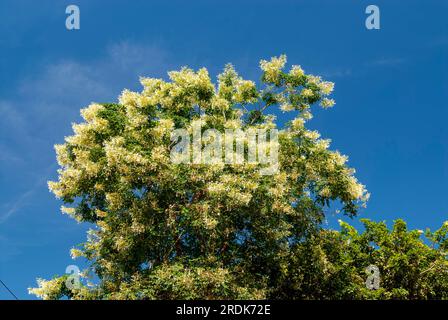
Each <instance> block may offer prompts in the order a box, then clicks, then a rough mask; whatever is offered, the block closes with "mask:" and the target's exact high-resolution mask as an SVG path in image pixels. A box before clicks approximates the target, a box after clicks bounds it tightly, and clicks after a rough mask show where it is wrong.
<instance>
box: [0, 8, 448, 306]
mask: <svg viewBox="0 0 448 320" xmlns="http://www.w3.org/2000/svg"><path fill="white" fill-rule="evenodd" d="M69 4H77V5H78V6H79V7H80V10H81V30H79V31H68V30H66V28H65V18H66V15H65V8H66V6H67V5H69ZM369 4H376V5H378V6H379V8H380V10H381V30H371V31H369V30H367V29H366V28H365V25H364V21H365V18H366V14H365V13H364V11H365V8H366V6H367V5H369ZM447 15H448V1H442V0H440V1H437V0H433V1H423V0H421V1H412V0H409V1H402V0H395V1H393V0H387V1H382V0H369V1H363V0H356V1H349V0H339V1H334V0H328V1H316V0H313V1H311V0H310V1H297V0H296V1H274V0H272V1H261V0H254V1H243V0H239V1H193V0H191V1H176V2H174V1H160V2H155V1H124V0H123V1H107V2H106V1H99V0H96V1H93V0H88V1H82V0H73V1H50V0H46V1H44V0H40V1H31V0H30V1H22V0H2V1H1V2H0V113H1V117H0V185H1V191H2V192H1V193H0V278H1V279H2V280H3V281H5V282H6V283H7V284H8V285H9V286H10V287H11V288H12V289H13V291H14V292H15V293H16V294H17V295H18V296H19V297H20V298H22V299H30V298H33V297H31V296H29V295H28V294H27V287H29V286H34V285H35V278H36V277H44V278H49V277H51V276H52V275H55V274H62V273H64V272H65V268H66V266H67V265H69V264H74V263H77V262H74V261H72V260H71V259H70V257H69V249H70V248H71V247H72V246H73V245H75V244H78V243H81V242H83V241H84V239H85V231H86V229H87V227H88V226H85V225H80V224H77V223H76V222H74V221H73V220H71V219H70V218H68V217H67V216H63V215H62V214H61V213H60V211H59V207H60V205H61V203H60V202H59V201H58V200H57V199H55V198H54V196H53V195H52V194H50V193H49V192H48V189H47V186H46V181H47V180H51V179H55V177H56V169H57V165H56V162H55V154H54V150H53V145H54V144H55V143H61V142H62V141H63V137H64V136H65V135H68V134H70V132H71V122H74V121H79V109H80V108H81V107H85V106H86V105H88V104H89V103H90V102H91V101H95V102H105V101H114V100H115V99H116V97H117V95H118V94H119V93H120V91H121V90H122V89H123V88H130V89H135V90H138V89H139V85H138V76H140V75H146V76H158V77H165V75H166V71H167V70H170V69H176V68H179V67H180V66H183V65H189V66H191V67H193V68H198V67H201V66H205V67H207V68H209V70H210V72H211V74H212V75H213V76H215V75H216V74H217V73H218V72H219V71H220V70H221V69H222V67H223V66H224V64H225V63H227V62H233V63H234V64H235V66H236V67H237V69H238V70H239V72H240V73H241V74H242V75H243V76H245V77H247V78H250V79H253V80H258V79H259V75H260V74H259V69H258V61H259V60H260V59H263V58H264V59H266V58H269V57H270V56H273V55H278V54H281V53H285V54H287V55H288V60H289V63H293V64H300V65H302V67H303V68H304V69H305V70H306V71H307V72H310V73H314V74H318V75H322V76H324V77H325V78H326V79H328V80H331V81H334V82H335V83H336V87H335V95H334V97H335V99H336V102H337V104H336V106H335V107H334V108H333V109H331V110H328V111H319V112H317V114H316V115H315V118H314V119H313V120H312V122H311V125H312V126H313V127H314V128H316V129H318V130H319V131H320V132H321V133H322V135H323V136H324V137H329V138H331V139H332V140H333V143H332V148H334V149H338V150H340V151H341V152H342V153H344V154H347V155H349V157H350V165H351V166H353V167H355V168H356V169H357V177H358V178H359V179H360V180H361V181H362V182H363V183H364V184H366V185H367V187H368V189H369V191H370V192H371V194H372V197H371V200H370V202H369V204H368V207H367V209H365V210H364V211H363V212H362V213H361V216H362V217H369V218H372V219H375V220H387V221H392V220H393V219H397V218H405V219H406V220H407V221H408V222H409V225H410V227H412V228H419V229H424V228H426V227H431V228H435V227H437V226H439V225H440V224H441V223H442V222H443V221H445V220H448V201H447V193H448V180H447V177H448V139H447V138H448V134H447V133H448V129H447V127H446V121H447V118H448V105H447V101H448V75H447V73H448V19H447ZM7 298H10V297H9V295H8V294H7V293H6V292H5V290H4V289H3V288H1V287H0V299H7Z"/></svg>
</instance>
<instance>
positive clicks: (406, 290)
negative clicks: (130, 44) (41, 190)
mask: <svg viewBox="0 0 448 320" xmlns="http://www.w3.org/2000/svg"><path fill="white" fill-rule="evenodd" d="M285 65H286V57H285V56H280V57H274V58H272V59H271V60H269V61H265V60H262V61H261V62H260V67H261V70H262V76H261V81H260V83H259V84H256V83H255V82H254V81H250V80H245V79H243V78H242V77H241V76H240V75H238V73H237V72H236V71H235V69H234V67H233V66H232V65H230V64H229V65H227V66H225V68H224V71H223V72H222V73H221V74H220V75H218V79H217V83H216V84H214V83H213V82H212V81H211V79H210V77H209V74H208V72H207V70H206V69H205V68H203V69H200V70H198V71H194V70H192V69H189V68H182V69H181V70H179V71H172V72H169V73H168V75H169V80H168V81H165V80H163V79H154V78H141V80H140V81H141V84H142V86H143V90H142V91H141V92H131V91H129V90H124V91H123V93H122V94H121V95H120V97H119V101H118V102H117V103H93V104H91V105H90V106H89V107H87V108H85V109H83V110H81V114H82V117H83V118H84V122H83V123H80V124H74V125H73V131H74V134H73V135H72V136H69V137H66V138H65V143H64V144H61V145H56V146H55V148H56V152H57V159H58V163H59V165H60V169H59V171H58V172H59V179H58V181H54V182H49V187H50V190H51V191H52V192H53V193H54V194H55V195H56V196H57V197H58V198H60V199H62V201H63V202H64V206H63V207H62V211H63V212H64V213H67V214H69V215H70V216H72V217H73V218H75V219H76V220H77V221H79V222H88V223H91V224H92V225H93V227H92V228H91V230H90V231H89V233H88V238H87V241H86V242H85V243H83V244H81V245H79V246H77V247H75V248H74V249H72V251H71V254H72V256H73V257H74V258H76V257H84V258H85V259H87V261H88V262H89V266H88V268H87V269H86V270H85V271H84V272H83V274H82V275H83V277H85V281H83V283H84V284H83V285H82V286H80V287H76V288H71V287H68V286H67V285H66V279H67V275H65V276H62V277H55V278H54V279H52V280H48V281H47V280H42V279H39V280H38V284H39V287H38V288H33V289H30V292H32V293H34V294H36V295H37V296H39V297H42V298H44V299H59V298H62V297H64V296H67V297H69V298H72V299H199V298H202V299H228V298H231V299H264V298H271V299H281V298H284V299H373V298H378V299H388V298H409V299H414V298H447V297H448V280H447V272H448V262H447V260H446V249H447V247H448V240H447V233H448V224H445V225H443V226H442V228H441V229H439V230H438V231H436V232H434V233H432V232H430V231H429V230H428V231H427V232H426V233H425V235H426V240H425V239H423V235H422V233H421V232H419V231H415V230H411V231H409V230H407V228H406V223H405V222H404V221H401V220H398V221H396V222H395V224H394V226H393V228H392V230H389V229H388V228H387V226H386V224H385V223H384V222H382V223H375V222H372V221H368V220H363V223H364V225H365V231H363V232H361V233H359V232H358V231H356V230H355V229H354V228H353V227H352V226H350V225H349V224H347V223H344V222H341V230H340V231H335V230H329V229H325V228H323V227H322V222H323V220H324V219H325V209H326V208H328V207H329V206H331V205H332V203H337V204H339V205H340V206H341V213H340V214H341V215H345V216H347V217H355V216H356V215H357V213H358V210H359V208H360V207H361V206H364V205H365V203H366V201H367V200H368V197H369V194H368V192H367V191H366V189H365V187H364V186H363V185H362V184H361V183H359V182H358V181H357V179H356V178H355V176H354V174H355V170H354V169H352V168H350V167H349V166H348V165H347V157H346V156H344V155H342V154H341V153H339V152H338V151H333V150H331V149H330V140H327V139H323V138H321V137H320V135H319V133H318V132H317V131H313V130H310V129H308V128H307V122H308V121H309V120H310V119H311V118H312V108H314V107H315V106H316V105H320V106H321V107H323V108H330V107H332V106H333V105H334V103H335V102H334V100H332V99H331V98H330V97H329V96H330V95H331V93H332V91H333V87H334V85H333V83H331V82H328V81H324V80H323V79H322V78H320V77H318V76H313V75H309V74H306V73H305V72H304V71H303V69H302V68H301V67H300V66H297V65H294V66H292V67H291V68H290V69H289V70H288V71H285ZM279 109H280V110H281V112H286V113H290V119H291V120H290V121H288V122H287V123H286V124H285V125H283V126H282V127H281V128H277V121H276V117H275V114H276V113H277V112H278V111H279ZM197 122H200V123H201V126H202V130H206V129H208V128H214V129H217V130H221V131H224V130H225V129H242V130H248V129H273V128H277V129H279V133H278V142H279V150H278V151H279V157H278V171H277V172H275V173H274V174H272V175H263V174H261V173H260V170H259V169H260V166H261V165H260V164H256V163H255V164H254V163H249V162H244V163H238V164H226V163H215V164H214V165H209V164H201V163H193V164H191V163H190V164H185V163H173V162H172V161H171V160H170V150H171V148H172V146H173V140H172V137H171V133H172V131H173V130H174V129H186V130H187V132H189V133H191V132H192V128H193V126H194V125H195V124H196V123H197ZM244 143H245V147H246V148H247V143H248V142H247V141H244ZM369 265H375V266H377V268H378V269H379V272H380V275H381V284H380V288H379V289H377V290H370V289H368V288H367V287H366V279H367V277H368V274H367V273H366V271H365V269H366V267H367V266H369ZM92 274H94V275H96V276H97V277H98V281H96V283H94V284H91V283H88V278H89V277H91V275H92Z"/></svg>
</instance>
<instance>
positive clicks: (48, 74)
mask: <svg viewBox="0 0 448 320" xmlns="http://www.w3.org/2000/svg"><path fill="white" fill-rule="evenodd" d="M168 60H169V55H168V53H167V52H166V51H164V50H163V49H161V48H160V47H159V46H157V45H141V44H136V43H132V42H128V41H123V42H120V43H116V44H112V45H111V46H109V47H108V48H106V50H105V52H104V54H103V55H102V56H98V57H97V58H95V59H92V60H90V61H77V60H73V59H72V60H67V59H63V60H60V61H57V62H55V63H52V64H48V65H42V66H41V68H40V72H36V73H35V74H31V75H28V76H26V77H25V78H24V79H22V81H21V82H20V85H19V86H18V87H17V88H16V90H13V92H12V93H11V96H10V97H5V98H4V99H3V100H2V101H0V114H1V115H2V116H1V117H0V134H1V136H2V143H1V144H0V152H1V153H2V155H1V157H0V163H1V164H2V167H0V175H2V176H8V174H10V172H14V170H19V171H20V173H21V174H20V177H22V178H23V179H27V178H26V177H27V176H35V175H36V174H38V175H39V176H40V178H39V179H37V182H36V183H34V184H33V185H31V186H29V187H28V189H26V191H24V192H23V193H22V194H21V195H19V196H18V197H17V198H16V199H14V200H13V201H11V202H9V203H3V204H1V203H0V208H1V209H2V212H0V224H1V223H5V222H6V221H7V220H8V219H10V218H11V217H12V216H14V215H15V214H16V213H17V212H19V211H20V210H21V209H23V208H24V207H25V206H26V205H27V204H28V203H29V202H31V201H32V199H33V197H34V196H35V194H36V193H37V192H38V191H39V190H41V189H42V188H45V189H46V186H45V182H46V181H45V179H46V178H47V176H48V173H47V172H46V171H47V168H43V167H42V166H43V165H45V166H48V162H49V161H52V160H53V161H54V159H55V156H54V153H52V151H53V150H52V145H53V144H54V143H56V142H62V139H63V137H64V135H65V134H67V132H69V131H70V128H69V127H70V124H71V123H72V122H75V121H77V120H79V109H81V108H83V107H85V106H87V105H88V104H89V103H91V102H107V101H111V102H113V101H116V100H117V96H118V95H119V94H120V92H121V90H123V89H124V88H126V87H136V84H138V77H139V76H157V77H160V76H162V75H163V74H165V72H166V71H167V69H169V63H168ZM43 150H45V151H44V152H43ZM36 157H39V158H36ZM37 160H40V162H41V164H40V167H39V164H36V162H38V161H37ZM39 168H40V169H39ZM54 169H55V168H53V171H54ZM42 178H43V179H42ZM11 179H12V178H11ZM31 181H32V180H31ZM35 181H36V180H35ZM27 184H28V185H29V183H27V180H25V181H24V182H23V185H25V186H26V185H27Z"/></svg>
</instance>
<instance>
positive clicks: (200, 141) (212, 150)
mask: <svg viewBox="0 0 448 320" xmlns="http://www.w3.org/2000/svg"><path fill="white" fill-rule="evenodd" d="M171 141H172V142H173V143H175V144H174V146H173V147H172V148H171V152H170V158H171V162H173V163H176V164H181V163H183V164H208V165H216V164H229V165H240V164H244V163H248V164H256V165H260V174H262V175H273V174H275V173H276V172H278V169H279V168H278V151H279V143H278V130H277V129H269V130H267V129H254V128H252V129H248V130H247V131H243V130H241V129H225V130H224V132H220V131H219V130H217V129H212V128H209V129H206V130H204V131H203V130H202V126H201V124H200V123H194V124H193V125H192V130H187V129H176V130H174V131H173V132H172V134H171Z"/></svg>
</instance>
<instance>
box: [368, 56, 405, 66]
mask: <svg viewBox="0 0 448 320" xmlns="http://www.w3.org/2000/svg"><path fill="white" fill-rule="evenodd" d="M405 62H406V59H405V58H392V57H389V58H380V59H377V60H373V61H371V62H369V63H368V65H371V66H398V65H401V64H403V63H405Z"/></svg>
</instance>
